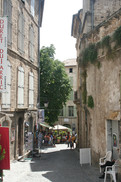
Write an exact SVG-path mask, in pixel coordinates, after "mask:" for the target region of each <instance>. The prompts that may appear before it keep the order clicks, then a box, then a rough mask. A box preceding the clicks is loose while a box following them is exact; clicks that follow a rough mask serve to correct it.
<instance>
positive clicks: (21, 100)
mask: <svg viewBox="0 0 121 182" xmlns="http://www.w3.org/2000/svg"><path fill="white" fill-rule="evenodd" d="M23 106H24V69H23V68H22V67H19V68H18V107H23Z"/></svg>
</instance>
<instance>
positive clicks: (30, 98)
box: [29, 72, 34, 107]
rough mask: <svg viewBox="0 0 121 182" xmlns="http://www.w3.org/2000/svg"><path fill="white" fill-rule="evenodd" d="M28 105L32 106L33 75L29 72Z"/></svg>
mask: <svg viewBox="0 0 121 182" xmlns="http://www.w3.org/2000/svg"><path fill="white" fill-rule="evenodd" d="M29 107H34V75H33V73H32V72H30V73H29Z"/></svg>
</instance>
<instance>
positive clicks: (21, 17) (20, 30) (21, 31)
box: [18, 13, 25, 53]
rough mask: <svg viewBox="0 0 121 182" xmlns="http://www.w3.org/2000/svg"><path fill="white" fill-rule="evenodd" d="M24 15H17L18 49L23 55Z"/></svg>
mask: <svg viewBox="0 0 121 182" xmlns="http://www.w3.org/2000/svg"><path fill="white" fill-rule="evenodd" d="M24 24H25V20H24V15H23V14H22V13H20V14H19V18H18V49H19V51H20V52H21V53H24Z"/></svg>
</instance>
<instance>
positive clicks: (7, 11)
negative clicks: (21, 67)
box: [3, 0, 12, 45]
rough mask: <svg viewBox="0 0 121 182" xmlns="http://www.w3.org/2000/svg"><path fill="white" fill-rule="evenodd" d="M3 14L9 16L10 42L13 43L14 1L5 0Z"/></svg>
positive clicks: (8, 38)
mask: <svg viewBox="0 0 121 182" xmlns="http://www.w3.org/2000/svg"><path fill="white" fill-rule="evenodd" d="M3 16H7V17H8V37H7V40H8V44H9V45H10V44H11V43H12V3H11V0H4V1H3Z"/></svg>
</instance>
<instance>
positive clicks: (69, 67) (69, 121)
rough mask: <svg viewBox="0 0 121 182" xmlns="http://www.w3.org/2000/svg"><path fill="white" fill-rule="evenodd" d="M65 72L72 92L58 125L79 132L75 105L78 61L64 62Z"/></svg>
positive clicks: (68, 60)
mask: <svg viewBox="0 0 121 182" xmlns="http://www.w3.org/2000/svg"><path fill="white" fill-rule="evenodd" d="M63 63H64V66H65V71H66V73H67V75H68V77H69V79H70V84H71V86H72V91H71V94H70V97H69V100H68V101H67V102H66V105H65V106H63V109H62V111H61V114H60V116H59V117H58V122H56V124H60V125H64V126H67V127H69V128H71V129H72V131H73V132H77V128H78V127H77V112H76V105H75V104H74V103H73V100H74V92H75V91H76V88H77V62H76V59H67V60H65V61H63Z"/></svg>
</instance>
